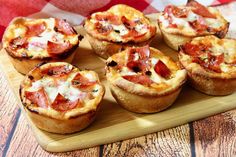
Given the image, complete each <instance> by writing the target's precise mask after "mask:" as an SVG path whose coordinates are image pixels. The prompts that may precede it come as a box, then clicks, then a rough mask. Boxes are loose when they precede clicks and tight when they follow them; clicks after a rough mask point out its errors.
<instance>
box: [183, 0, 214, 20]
mask: <svg viewBox="0 0 236 157" xmlns="http://www.w3.org/2000/svg"><path fill="white" fill-rule="evenodd" d="M187 6H191V7H192V8H193V9H192V11H193V12H194V13H195V14H198V15H201V16H202V17H207V18H216V16H215V15H214V14H212V13H211V12H210V11H209V10H208V9H207V7H205V6H203V5H202V4H200V3H198V2H197V1H195V0H191V1H189V2H188V3H187Z"/></svg>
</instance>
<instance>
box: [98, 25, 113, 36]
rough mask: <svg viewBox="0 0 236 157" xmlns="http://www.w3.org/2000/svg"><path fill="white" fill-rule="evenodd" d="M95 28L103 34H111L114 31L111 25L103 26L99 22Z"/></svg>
mask: <svg viewBox="0 0 236 157" xmlns="http://www.w3.org/2000/svg"><path fill="white" fill-rule="evenodd" d="M95 28H96V30H97V31H98V33H101V34H109V33H110V32H111V31H112V30H113V28H112V26H111V25H102V24H101V23H99V22H97V23H95Z"/></svg>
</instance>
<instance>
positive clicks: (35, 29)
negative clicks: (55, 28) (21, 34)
mask: <svg viewBox="0 0 236 157" xmlns="http://www.w3.org/2000/svg"><path fill="white" fill-rule="evenodd" d="M45 29H46V24H45V22H42V23H37V24H34V25H28V26H27V32H26V36H28V37H32V36H38V35H39V34H41V33H42V32H43V31H45Z"/></svg>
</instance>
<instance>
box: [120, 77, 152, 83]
mask: <svg viewBox="0 0 236 157" xmlns="http://www.w3.org/2000/svg"><path fill="white" fill-rule="evenodd" d="M122 77H123V78H124V79H126V80H128V81H130V82H134V83H138V84H141V85H145V86H150V85H151V84H152V83H153V81H152V80H151V79H150V78H149V77H148V76H146V75H126V76H122Z"/></svg>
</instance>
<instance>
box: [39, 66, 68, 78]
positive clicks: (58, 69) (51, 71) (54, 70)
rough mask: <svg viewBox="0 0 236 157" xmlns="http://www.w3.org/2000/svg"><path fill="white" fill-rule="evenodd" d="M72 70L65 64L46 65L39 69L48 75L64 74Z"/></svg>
mask: <svg viewBox="0 0 236 157" xmlns="http://www.w3.org/2000/svg"><path fill="white" fill-rule="evenodd" d="M71 71H72V68H70V67H69V66H67V65H59V66H53V67H48V68H46V69H43V70H42V71H41V73H42V74H44V75H49V76H56V77H60V76H64V75H66V74H68V73H70V72H71Z"/></svg>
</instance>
